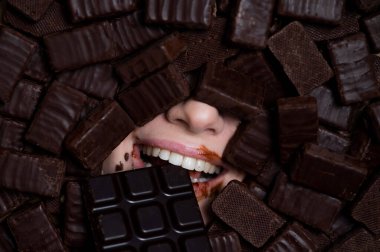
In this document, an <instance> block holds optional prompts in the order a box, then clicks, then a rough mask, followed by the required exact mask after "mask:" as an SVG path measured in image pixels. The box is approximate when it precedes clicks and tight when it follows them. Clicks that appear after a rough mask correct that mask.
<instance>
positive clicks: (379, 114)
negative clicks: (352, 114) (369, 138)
mask: <svg viewBox="0 0 380 252" xmlns="http://www.w3.org/2000/svg"><path fill="white" fill-rule="evenodd" d="M367 114H368V117H369V122H370V126H371V130H372V132H373V133H374V136H375V137H376V138H377V140H378V141H380V102H375V103H372V104H371V105H369V106H368V107H367Z"/></svg>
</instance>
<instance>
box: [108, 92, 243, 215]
mask: <svg viewBox="0 0 380 252" xmlns="http://www.w3.org/2000/svg"><path fill="white" fill-rule="evenodd" d="M239 123H240V121H239V120H237V119H236V118H232V117H229V116H224V115H221V114H220V113H219V111H218V110H217V109H216V108H214V107H212V106H210V105H208V104H206V103H202V102H199V101H195V100H192V99H190V100H187V101H185V102H182V103H179V104H177V105H175V106H173V107H172V108H170V109H169V110H168V111H167V112H166V113H163V114H160V115H158V116H156V117H155V118H154V119H153V120H152V121H150V122H149V123H147V124H145V125H144V126H142V127H140V128H137V129H135V130H134V131H133V132H132V133H131V134H129V135H128V136H127V137H126V138H125V139H124V141H123V142H121V143H120V145H119V146H118V147H116V149H115V150H114V151H113V152H112V153H111V155H110V156H109V157H108V158H107V159H106V160H105V161H104V163H103V172H104V173H112V172H115V171H121V170H132V169H137V168H142V167H146V166H149V165H150V164H149V163H150V162H155V161H154V160H155V158H152V157H156V159H157V160H158V159H160V160H166V161H167V162H169V163H172V164H174V165H177V166H179V167H182V168H184V169H188V170H191V172H190V176H191V179H192V182H193V187H194V191H195V194H196V196H197V200H198V203H199V205H200V208H201V212H202V216H203V218H204V220H205V222H208V214H207V212H208V205H209V203H210V201H211V199H212V198H213V196H214V195H215V193H216V192H218V191H220V189H222V188H223V187H224V186H225V185H226V184H227V183H228V182H229V181H230V180H232V179H238V180H242V179H243V177H244V173H243V172H242V171H239V170H237V169H234V168H232V167H227V164H225V163H223V162H222V160H221V157H222V154H223V151H224V149H225V147H226V145H227V143H228V141H229V139H230V138H231V137H232V135H233V134H234V133H235V131H236V128H237V127H238V125H239ZM140 153H141V154H140ZM160 162H162V161H160Z"/></svg>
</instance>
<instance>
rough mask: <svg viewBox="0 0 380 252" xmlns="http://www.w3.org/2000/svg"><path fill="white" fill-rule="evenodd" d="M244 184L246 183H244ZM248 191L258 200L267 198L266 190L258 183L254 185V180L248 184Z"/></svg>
mask: <svg viewBox="0 0 380 252" xmlns="http://www.w3.org/2000/svg"><path fill="white" fill-rule="evenodd" d="M246 178H247V177H246ZM244 182H245V183H247V182H246V181H244ZM248 189H249V190H250V191H251V192H252V193H253V195H255V196H256V197H257V198H258V199H260V200H264V199H265V198H266V196H267V191H266V189H265V188H264V187H262V186H261V185H259V184H258V183H256V181H254V180H251V181H249V182H248Z"/></svg>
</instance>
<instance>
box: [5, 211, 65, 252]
mask: <svg viewBox="0 0 380 252" xmlns="http://www.w3.org/2000/svg"><path fill="white" fill-rule="evenodd" d="M7 222H8V226H9V228H10V229H11V232H12V234H13V237H14V238H15V240H16V244H17V248H18V250H20V251H47V252H48V251H49V252H50V251H51V252H53V251H55V252H60V251H62V252H64V251H65V248H64V246H63V244H62V241H61V240H60V237H59V235H58V234H57V232H56V231H55V229H54V227H53V226H52V224H51V223H50V221H49V218H48V216H47V215H46V213H45V210H44V208H43V206H42V205H37V206H33V207H31V208H27V209H25V210H23V211H21V212H18V213H16V214H13V215H12V216H10V217H9V218H8V219H7Z"/></svg>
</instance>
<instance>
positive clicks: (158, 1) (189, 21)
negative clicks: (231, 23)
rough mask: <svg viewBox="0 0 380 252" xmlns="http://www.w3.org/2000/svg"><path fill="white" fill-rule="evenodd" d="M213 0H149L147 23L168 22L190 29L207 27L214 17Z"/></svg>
mask: <svg viewBox="0 0 380 252" xmlns="http://www.w3.org/2000/svg"><path fill="white" fill-rule="evenodd" d="M214 3H215V2H214V1H213V0H198V1H197V2H196V3H195V2H193V1H192V0H180V1H178V0H147V1H146V3H145V6H146V8H145V13H146V16H145V20H146V22H147V23H153V24H168V25H173V26H178V27H186V28H190V29H207V28H208V27H209V26H210V23H211V19H212V11H213V7H214V5H213V4H214Z"/></svg>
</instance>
